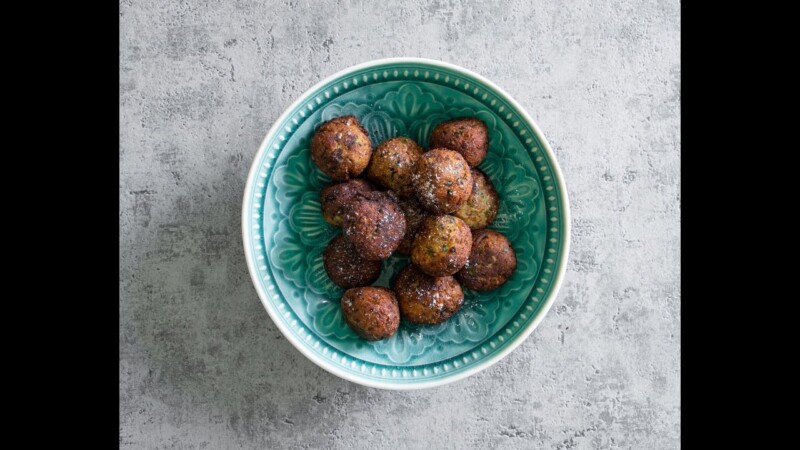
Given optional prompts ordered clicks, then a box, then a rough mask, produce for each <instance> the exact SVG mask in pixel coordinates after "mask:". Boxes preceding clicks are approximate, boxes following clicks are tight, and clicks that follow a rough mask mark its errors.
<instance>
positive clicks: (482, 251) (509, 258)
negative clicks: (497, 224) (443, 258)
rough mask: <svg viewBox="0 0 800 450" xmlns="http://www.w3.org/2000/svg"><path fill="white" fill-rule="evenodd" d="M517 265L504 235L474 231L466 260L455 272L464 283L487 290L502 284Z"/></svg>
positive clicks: (512, 249)
mask: <svg viewBox="0 0 800 450" xmlns="http://www.w3.org/2000/svg"><path fill="white" fill-rule="evenodd" d="M516 268H517V254H516V253H514V248H513V247H511V243H510V242H508V239H506V237H505V236H503V235H502V234H500V233H498V232H497V231H493V230H478V231H476V232H475V233H474V235H473V241H472V251H470V254H469V261H467V265H465V266H464V267H463V268H462V269H461V270H460V271H459V272H458V274H457V275H456V277H457V278H458V279H459V280H460V281H461V282H462V283H464V286H465V287H467V288H469V289H473V290H476V291H488V290H491V289H496V288H498V287H500V286H502V285H503V283H505V282H506V281H508V279H509V278H510V277H511V275H512V274H513V273H514V270H515V269H516Z"/></svg>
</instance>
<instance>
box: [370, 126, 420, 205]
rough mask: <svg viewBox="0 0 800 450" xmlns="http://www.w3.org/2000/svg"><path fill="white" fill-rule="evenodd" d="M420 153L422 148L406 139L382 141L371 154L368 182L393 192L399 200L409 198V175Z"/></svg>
mask: <svg viewBox="0 0 800 450" xmlns="http://www.w3.org/2000/svg"><path fill="white" fill-rule="evenodd" d="M422 153H423V150H422V147H420V146H419V144H417V143H416V142H414V141H413V140H412V139H409V138H407V137H396V138H392V139H389V140H387V141H383V142H382V143H381V145H379V146H378V148H376V149H375V151H374V152H372V159H370V161H369V166H367V177H368V178H369V179H370V181H373V182H374V183H377V184H378V185H380V186H383V187H384V188H386V189H391V190H393V191H395V192H396V193H397V195H398V196H400V198H407V197H410V196H412V195H414V189H413V188H412V187H411V174H412V173H413V172H414V167H415V166H416V165H417V159H419V157H420V156H421V155H422Z"/></svg>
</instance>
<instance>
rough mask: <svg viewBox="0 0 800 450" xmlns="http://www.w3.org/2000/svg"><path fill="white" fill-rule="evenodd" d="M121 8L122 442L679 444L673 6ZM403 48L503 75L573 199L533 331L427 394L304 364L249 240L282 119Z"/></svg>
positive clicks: (405, 3) (148, 4)
mask: <svg viewBox="0 0 800 450" xmlns="http://www.w3.org/2000/svg"><path fill="white" fill-rule="evenodd" d="M119 20H120V37H119V48H120V151H119V158H120V160H119V161H120V186H119V201H120V217H119V224H120V243H119V245H120V261H119V273H120V292H119V293H120V310H119V313H120V329H119V351H120V359H119V375H120V386H119V400H120V405H119V407H120V424H119V439H120V446H121V448H125V449H128V448H148V449H150V448H152V449H158V448H171V449H172V448H174V449H181V448H208V449H217V448H222V449H225V448H276V449H280V448H313V449H316V448H325V449H328V448H330V449H360V448H364V449H366V448H396V449H401V448H430V449H439V448H442V449H445V448H452V449H456V448H457V449H465V448H526V449H527V448H556V449H560V448H634V449H642V448H647V449H651V448H654V449H671V448H677V447H679V445H680V442H679V437H680V420H679V419H680V398H679V397H680V395H679V394H680V358H679V356H680V337H681V327H680V293H681V290H680V267H679V257H680V249H679V247H680V234H679V221H680V206H679V202H680V171H679V161H680V99H681V96H680V74H681V65H680V4H679V2H678V0H667V1H627V2H621V1H612V2H603V1H595V0H574V1H566V2H563V1H541V2H528V1H518V0H514V1H508V2H507V1H483V2H481V1H465V2H459V1H433V2H423V1H418V0H395V1H393V2H377V1H375V2H369V1H340V2H328V3H322V2H310V1H307V0H305V1H303V0H293V1H263V2H261V1H236V2H211V1H207V2H202V1H169V2H164V1H153V0H151V1H129V0H122V1H121V2H120V17H119ZM391 56H421V57H428V58H434V59H440V60H444V61H448V62H452V63H455V64H459V65H462V66H464V67H466V68H469V69H471V70H474V71H476V72H478V73H480V74H482V75H484V76H487V77H488V78H490V79H491V80H493V81H495V82H496V83H497V84H498V85H500V86H501V87H503V88H504V89H506V90H507V91H508V92H509V93H510V94H511V95H512V96H514V97H515V98H516V99H517V100H518V101H519V102H520V103H521V104H522V105H523V107H525V108H526V109H527V110H528V112H530V113H531V115H532V116H533V117H534V118H535V120H536V121H537V122H538V123H539V125H540V127H541V128H542V130H544V132H545V134H546V136H547V138H548V139H549V140H550V142H551V144H552V146H553V147H554V150H555V153H556V154H557V156H558V159H559V162H560V164H561V167H562V169H563V171H564V175H565V178H566V181H567V184H568V189H569V193H570V196H571V197H570V200H571V208H572V215H573V236H572V239H573V241H572V242H573V245H572V254H571V260H570V263H569V267H568V272H567V275H566V280H565V283H564V285H563V287H562V290H561V293H560V295H559V297H558V299H557V300H556V303H555V304H554V306H553V309H552V310H551V311H550V313H549V314H548V316H547V317H546V318H545V320H544V321H543V322H542V324H541V325H540V326H539V328H538V329H537V330H536V331H534V333H533V334H532V335H531V337H530V338H529V339H528V340H527V341H525V342H524V343H523V344H522V345H521V346H520V347H519V348H518V349H517V350H515V351H514V352H513V353H512V354H511V355H509V356H508V357H507V358H505V359H504V360H503V361H501V362H499V363H498V364H496V365H495V366H493V367H491V368H489V369H487V370H485V371H483V372H481V373H480V374H478V375H476V376H473V377H470V378H468V379H466V380H463V381H460V382H457V383H455V384H451V385H448V386H446V387H441V388H437V389H434V390H425V391H415V392H388V391H380V390H375V389H370V388H365V387H361V386H358V385H355V384H351V383H349V382H346V381H344V380H341V379H338V378H336V377H334V376H333V375H330V374H328V373H327V372H325V371H323V370H322V369H320V368H318V367H317V366H316V365H314V364H313V363H311V362H310V361H308V360H306V359H305V358H304V357H303V356H302V355H301V354H300V353H299V352H298V351H297V350H295V349H294V347H292V346H291V345H290V344H289V343H288V342H287V341H286V340H285V339H284V338H283V337H282V336H281V334H280V332H279V331H278V330H277V328H276V327H275V326H274V325H273V323H272V322H271V321H270V319H269V317H268V315H267V313H266V312H265V311H264V309H263V308H262V306H261V304H260V302H259V300H258V298H257V295H256V292H255V290H254V288H253V287H252V286H251V283H250V280H249V276H248V273H247V268H246V265H245V262H244V259H243V251H242V243H241V236H240V221H239V217H240V203H241V198H242V190H243V188H244V183H245V178H246V175H247V171H248V168H249V165H250V162H251V159H252V158H253V156H254V155H255V152H256V150H257V148H258V145H259V143H260V142H261V140H262V139H263V137H264V135H265V134H266V132H267V130H268V128H269V127H270V125H271V124H272V122H273V121H274V120H275V119H276V118H277V117H278V115H279V114H280V113H281V112H282V111H283V109H284V108H285V107H287V106H288V105H289V104H290V103H291V102H292V101H293V100H294V99H295V98H296V97H297V96H298V95H300V94H301V93H302V92H303V91H304V90H305V89H307V88H308V87H310V86H311V85H313V84H314V83H316V82H317V81H319V80H320V79H321V78H323V77H325V76H327V75H329V74H331V73H333V72H336V71H338V70H340V69H343V68H346V67H348V66H350V65H352V64H354V63H359V62H363V61H367V60H371V59H375V58H382V57H391Z"/></svg>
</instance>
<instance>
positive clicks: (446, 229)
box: [411, 216, 472, 277]
mask: <svg viewBox="0 0 800 450" xmlns="http://www.w3.org/2000/svg"><path fill="white" fill-rule="evenodd" d="M471 248H472V232H470V231H469V227H468V226H467V224H466V223H464V221H463V220H461V219H459V218H458V217H454V216H433V217H429V218H427V219H425V222H423V223H422V225H421V226H420V228H419V230H418V231H417V236H416V237H415V238H414V244H413V245H412V246H411V262H413V263H414V264H416V265H417V266H419V268H420V270H422V271H423V272H425V273H427V274H428V275H431V276H434V277H443V276H446V275H452V274H454V273H456V272H458V270H459V269H461V268H462V267H464V264H466V263H467V259H468V258H469V252H470V249H471Z"/></svg>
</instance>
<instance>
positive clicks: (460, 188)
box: [411, 148, 472, 214]
mask: <svg viewBox="0 0 800 450" xmlns="http://www.w3.org/2000/svg"><path fill="white" fill-rule="evenodd" d="M411 183H412V185H413V187H414V193H415V194H416V195H417V199H418V200H419V202H420V203H421V204H422V206H424V207H425V209H427V210H429V211H431V212H433V213H435V214H450V213H451V212H453V211H455V210H457V209H458V208H459V206H461V204H462V203H464V202H466V201H467V199H468V198H469V195H470V194H471V193H472V174H471V173H470V169H469V165H468V164H467V162H466V161H465V160H464V158H463V157H462V156H461V155H460V154H459V153H458V152H454V151H453V150H447V149H443V148H437V149H434V150H431V151H429V152H427V153H423V155H422V156H420V158H419V159H418V160H417V167H416V170H414V174H413V175H412V176H411Z"/></svg>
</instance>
